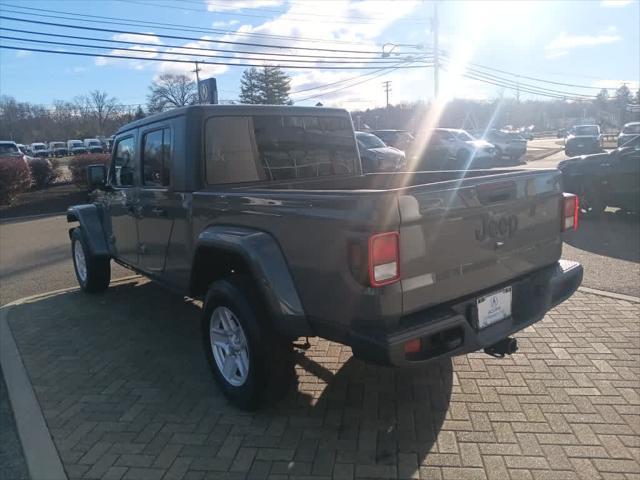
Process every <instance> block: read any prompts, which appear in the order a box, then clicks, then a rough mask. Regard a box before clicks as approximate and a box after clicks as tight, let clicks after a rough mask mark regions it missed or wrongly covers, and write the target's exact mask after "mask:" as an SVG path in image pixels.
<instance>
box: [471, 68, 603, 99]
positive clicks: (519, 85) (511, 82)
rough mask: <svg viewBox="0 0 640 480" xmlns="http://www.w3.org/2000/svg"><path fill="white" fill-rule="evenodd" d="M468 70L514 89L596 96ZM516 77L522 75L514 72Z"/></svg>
mask: <svg viewBox="0 0 640 480" xmlns="http://www.w3.org/2000/svg"><path fill="white" fill-rule="evenodd" d="M467 70H468V71H469V72H471V73H472V74H474V75H477V76H480V77H483V78H487V79H490V80H494V81H500V82H503V83H505V84H508V85H509V86H510V87H514V88H513V89H515V90H518V88H525V87H526V88H529V89H534V90H538V91H541V92H546V93H552V94H557V95H560V96H566V97H576V98H594V97H593V96H592V95H586V94H582V93H575V92H567V91H563V90H557V89H552V88H547V87H543V86H539V85H532V84H530V83H522V82H520V81H519V78H518V79H517V80H516V81H514V80H510V79H507V78H504V77H500V76H498V75H495V74H490V73H486V72H483V71H480V70H478V69H475V68H470V67H469V68H467ZM512 75H514V76H516V77H520V75H518V74H512Z"/></svg>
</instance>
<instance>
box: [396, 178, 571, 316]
mask: <svg viewBox="0 0 640 480" xmlns="http://www.w3.org/2000/svg"><path fill="white" fill-rule="evenodd" d="M492 177H493V178H492ZM447 185H448V186H445V185H444V184H443V187H442V190H439V191H433V188H432V186H417V187H412V188H409V189H407V190H406V193H405V195H401V196H400V197H399V202H400V203H399V206H400V215H401V222H402V223H401V229H400V242H401V245H400V247H401V249H400V258H401V262H402V264H401V272H402V289H403V295H404V296H403V308H404V311H405V313H410V312H412V311H416V310H419V309H422V308H425V307H427V306H430V305H437V304H439V303H442V302H446V301H448V300H452V299H455V298H460V297H463V296H465V295H468V294H471V293H475V292H479V291H482V290H484V289H486V288H487V287H489V286H491V285H498V284H501V283H503V282H507V281H509V280H511V279H514V278H516V277H518V276H520V275H523V274H525V273H527V272H530V271H532V270H535V269H538V268H541V267H543V266H546V265H550V264H552V263H554V262H555V261H556V260H558V258H559V257H560V254H561V250H562V238H561V232H560V227H561V225H560V201H561V189H560V174H559V172H556V171H536V172H533V171H529V172H526V171H525V172H518V173H516V174H513V175H501V176H497V175H496V176H484V177H477V178H469V179H467V180H464V181H460V182H459V184H458V183H456V184H453V182H447Z"/></svg>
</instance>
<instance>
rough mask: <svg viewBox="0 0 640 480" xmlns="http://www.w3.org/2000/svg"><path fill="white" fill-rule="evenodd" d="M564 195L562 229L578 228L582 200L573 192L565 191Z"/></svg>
mask: <svg viewBox="0 0 640 480" xmlns="http://www.w3.org/2000/svg"><path fill="white" fill-rule="evenodd" d="M562 197H563V198H562V202H563V203H562V231H563V232H565V231H567V230H577V229H578V214H579V213H580V201H579V200H578V197H577V195H574V194H572V193H563V194H562Z"/></svg>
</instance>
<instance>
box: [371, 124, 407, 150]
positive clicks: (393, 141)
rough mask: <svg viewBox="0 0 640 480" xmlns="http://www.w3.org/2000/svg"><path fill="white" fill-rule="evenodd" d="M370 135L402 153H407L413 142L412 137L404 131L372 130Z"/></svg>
mask: <svg viewBox="0 0 640 480" xmlns="http://www.w3.org/2000/svg"><path fill="white" fill-rule="evenodd" d="M371 133H373V134H374V135H375V136H376V137H378V138H379V139H380V140H382V141H383V142H384V143H385V144H386V145H388V146H390V147H394V148H397V149H398V150H402V151H403V152H407V150H409V148H410V147H411V144H412V143H413V141H414V138H413V135H411V134H410V133H409V132H407V131H406V130H389V129H388V130H374V131H373V132H371Z"/></svg>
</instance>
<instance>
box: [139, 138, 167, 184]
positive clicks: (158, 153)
mask: <svg viewBox="0 0 640 480" xmlns="http://www.w3.org/2000/svg"><path fill="white" fill-rule="evenodd" d="M142 172H143V183H144V185H146V186H150V187H166V186H168V185H169V183H170V181H171V130H169V129H168V128H163V129H162V130H154V131H152V132H148V133H145V134H144V136H143V137H142Z"/></svg>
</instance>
